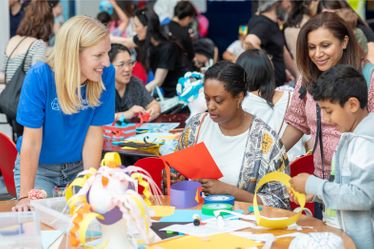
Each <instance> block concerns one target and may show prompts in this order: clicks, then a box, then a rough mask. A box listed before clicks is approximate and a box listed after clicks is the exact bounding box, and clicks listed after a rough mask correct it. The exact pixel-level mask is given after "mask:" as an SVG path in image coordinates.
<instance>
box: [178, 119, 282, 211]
mask: <svg viewBox="0 0 374 249" xmlns="http://www.w3.org/2000/svg"><path fill="white" fill-rule="evenodd" d="M205 115H206V117H205V118H210V117H209V115H207V114H206V113H200V114H197V115H195V116H193V117H192V118H190V120H189V122H188V123H187V125H186V127H185V129H184V131H183V133H182V135H181V137H180V139H179V142H178V145H177V150H182V149H184V148H186V147H189V146H192V145H194V144H195V143H196V140H197V135H198V134H201V133H204V130H202V129H200V127H201V124H202V122H203V120H204V116H205ZM203 127H204V126H203ZM199 129H200V130H199ZM217 146H223V145H222V144H217ZM227 153H230V152H229V151H228V152H227ZM237 166H238V167H241V170H240V174H239V180H238V183H237V185H236V187H238V188H240V189H243V190H246V191H248V192H250V193H252V194H253V193H254V191H255V188H256V185H257V183H258V181H259V180H261V178H262V177H263V176H264V175H266V174H267V173H270V172H273V171H280V172H284V173H287V174H289V163H288V158H287V154H286V151H285V148H284V146H283V144H282V143H281V141H280V138H279V137H278V135H277V133H276V132H275V131H273V130H272V129H271V128H270V127H269V126H268V125H267V124H266V123H264V122H263V121H262V120H261V119H259V118H257V117H255V116H254V118H253V121H252V125H251V127H250V130H249V132H248V137H247V143H246V148H245V153H244V160H243V163H242V165H237ZM257 195H258V196H259V198H261V200H262V202H263V203H264V205H266V206H272V207H277V208H284V209H289V195H288V192H287V189H286V187H285V186H283V185H282V184H281V183H279V182H270V183H267V184H265V185H264V186H263V187H262V188H261V189H260V190H259V191H258V193H257ZM248 202H252V200H248Z"/></svg>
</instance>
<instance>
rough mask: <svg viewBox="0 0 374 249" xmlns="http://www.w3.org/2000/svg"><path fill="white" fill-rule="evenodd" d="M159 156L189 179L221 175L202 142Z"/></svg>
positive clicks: (215, 177)
mask: <svg viewBox="0 0 374 249" xmlns="http://www.w3.org/2000/svg"><path fill="white" fill-rule="evenodd" d="M160 158H162V159H163V160H164V161H166V162H167V163H168V164H169V166H170V167H173V168H174V169H176V170H177V171H178V172H180V173H181V174H182V175H184V176H186V177H187V178H190V179H219V178H221V177H222V176H223V175H222V172H221V171H220V170H219V168H218V166H217V164H216V162H215V161H214V160H213V158H212V156H211V155H210V153H209V151H208V149H207V148H206V146H205V144H204V143H203V142H202V143H199V144H196V145H194V146H191V147H188V148H186V149H184V150H180V151H177V152H174V153H172V154H168V155H165V156H161V157H160Z"/></svg>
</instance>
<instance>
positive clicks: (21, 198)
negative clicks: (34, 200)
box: [17, 195, 29, 201]
mask: <svg viewBox="0 0 374 249" xmlns="http://www.w3.org/2000/svg"><path fill="white" fill-rule="evenodd" d="M26 198H29V196H28V195H27V196H22V197H20V198H18V200H17V201H20V200H23V199H26Z"/></svg>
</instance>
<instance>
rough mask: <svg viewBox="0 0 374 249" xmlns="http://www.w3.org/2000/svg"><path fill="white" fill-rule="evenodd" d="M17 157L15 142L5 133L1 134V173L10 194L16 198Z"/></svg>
mask: <svg viewBox="0 0 374 249" xmlns="http://www.w3.org/2000/svg"><path fill="white" fill-rule="evenodd" d="M16 157H17V148H16V145H15V144H14V143H13V141H12V140H11V139H10V138H9V137H7V136H6V135H5V134H4V133H2V132H0V171H1V174H2V175H3V178H4V182H5V186H6V188H7V190H8V193H9V194H11V195H12V196H14V197H15V196H16V187H15V184H14V174H13V169H14V162H15V161H16Z"/></svg>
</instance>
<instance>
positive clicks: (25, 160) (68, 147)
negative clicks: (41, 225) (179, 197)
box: [13, 3, 115, 211]
mask: <svg viewBox="0 0 374 249" xmlns="http://www.w3.org/2000/svg"><path fill="white" fill-rule="evenodd" d="M31 4H32V3H31ZM109 50H110V39H109V33H108V30H107V29H106V27H105V26H103V25H102V24H101V23H100V22H98V21H97V20H96V19H93V18H91V17H87V16H75V17H72V18H70V19H69V20H68V21H67V22H65V23H64V24H63V25H62V27H61V29H60V31H59V32H58V33H57V37H56V43H55V46H54V48H53V50H52V53H51V54H50V55H49V57H48V60H47V63H43V62H40V63H38V64H36V65H35V66H33V67H32V68H31V69H30V70H29V72H28V73H27V76H26V78H25V83H24V85H23V88H22V92H21V97H20V102H19V105H18V113H17V122H19V123H20V124H21V125H23V126H24V127H25V129H24V133H23V136H22V139H19V140H18V142H17V149H18V152H19V154H18V156H17V159H16V162H15V167H14V181H15V185H16V190H17V198H18V201H17V203H16V205H15V207H13V211H28V210H29V209H30V199H29V194H30V193H32V192H33V191H32V190H33V189H38V190H43V191H45V193H46V195H47V197H52V196H53V190H54V188H55V187H56V186H57V187H66V185H67V184H69V183H70V182H71V181H72V180H73V179H74V178H75V177H76V176H77V174H78V173H79V172H81V171H82V170H83V169H89V168H91V167H93V168H98V167H99V165H100V160H101V154H102V147H103V141H104V140H103V130H102V126H103V125H106V124H109V123H111V122H113V120H114V99H115V95H114V93H115V87H114V84H115V70H114V68H113V66H112V65H111V64H110V62H109V57H108V52H109ZM43 191H42V192H43Z"/></svg>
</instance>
